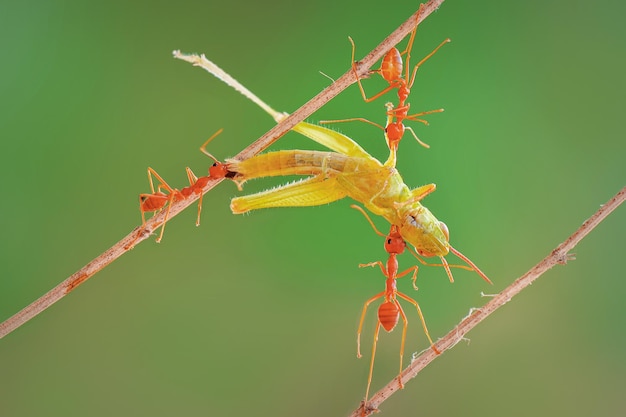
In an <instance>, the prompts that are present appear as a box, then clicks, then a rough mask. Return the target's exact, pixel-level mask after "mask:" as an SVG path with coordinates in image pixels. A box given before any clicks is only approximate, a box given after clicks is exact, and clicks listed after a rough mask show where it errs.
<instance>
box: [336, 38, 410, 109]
mask: <svg viewBox="0 0 626 417" xmlns="http://www.w3.org/2000/svg"><path fill="white" fill-rule="evenodd" d="M348 40H349V41H350V43H351V44H352V72H353V73H354V78H355V79H356V82H357V84H358V85H359V90H361V96H362V97H363V100H364V101H365V102H366V103H370V102H372V101H374V100H376V99H377V98H379V97H381V96H382V95H384V94H386V93H388V92H389V91H391V90H393V89H394V88H397V87H398V86H397V85H395V84H397V83H393V84H391V83H390V84H389V86H388V87H387V88H385V89H383V90H382V91H380V92H378V93H377V94H375V95H374V96H372V97H369V98H368V97H367V95H366V94H365V89H364V88H363V84H362V83H361V78H360V77H359V73H358V72H357V70H356V64H357V62H356V61H355V60H354V54H355V51H356V46H355V44H354V41H353V40H352V38H351V37H350V36H348ZM371 72H380V70H374V71H371Z"/></svg>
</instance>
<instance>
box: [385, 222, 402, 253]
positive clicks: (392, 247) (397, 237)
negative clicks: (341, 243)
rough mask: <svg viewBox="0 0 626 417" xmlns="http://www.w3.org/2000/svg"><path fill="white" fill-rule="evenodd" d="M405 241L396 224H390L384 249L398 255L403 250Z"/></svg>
mask: <svg viewBox="0 0 626 417" xmlns="http://www.w3.org/2000/svg"><path fill="white" fill-rule="evenodd" d="M405 248H406V242H405V241H404V239H403V238H402V235H401V234H400V231H399V230H398V226H396V225H392V226H391V230H390V231H389V234H388V235H387V237H386V238H385V250H386V251H387V253H389V254H396V255H399V254H401V253H403V252H404V249H405Z"/></svg>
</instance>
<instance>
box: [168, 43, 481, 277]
mask: <svg viewBox="0 0 626 417" xmlns="http://www.w3.org/2000/svg"><path fill="white" fill-rule="evenodd" d="M174 56H176V57H178V58H181V59H184V60H187V61H189V62H192V63H193V64H194V65H196V66H200V67H202V68H204V69H205V70H207V71H208V72H210V73H211V74H213V75H214V76H215V77H217V78H219V79H220V80H222V81H224V82H225V83H226V84H228V85H230V86H231V87H233V88H234V89H235V90H237V91H239V92H240V93H241V94H243V95H244V96H246V97H247V98H248V99H250V100H252V101H253V102H254V103H256V104H257V105H258V106H259V107H261V108H262V109H263V110H265V111H266V112H267V113H268V114H269V115H270V116H272V117H273V118H274V120H276V122H280V121H281V120H283V119H284V118H285V117H287V114H286V113H281V112H278V111H276V110H274V109H273V108H271V107H270V106H269V105H268V104H266V103H265V102H263V101H262V100H261V99H260V98H259V97H257V96H256V95H255V94H253V93H252V92H251V91H250V90H248V89H247V88H246V87H244V86H243V85H242V84H241V83H239V82H238V81H237V80H235V79H234V78H233V77H231V76H230V75H229V74H228V73H226V72H225V71H224V70H222V69H221V68H219V67H218V66H217V65H215V64H214V63H212V62H211V61H209V60H208V59H206V57H205V56H204V55H202V56H201V57H198V56H185V55H182V54H180V52H178V51H175V52H174ZM392 117H393V114H388V118H392ZM293 130H294V131H296V132H298V133H300V134H302V135H304V136H306V137H308V138H310V139H312V140H314V141H315V142H317V143H319V144H321V145H323V146H325V147H327V148H328V149H330V150H331V151H332V152H322V151H306V150H283V151H277V152H269V153H265V154H261V155H257V156H255V157H252V158H249V159H246V160H244V161H238V160H235V159H227V160H226V164H225V166H226V170H227V171H228V172H229V173H228V175H227V176H228V178H232V179H233V180H234V181H235V182H236V183H237V185H238V187H239V188H241V186H242V185H243V183H244V182H246V181H248V180H250V179H253V178H261V177H271V176H283V175H308V176H309V178H306V179H304V180H301V181H298V182H295V183H291V184H286V185H283V186H280V187H277V188H273V189H271V190H266V191H262V192H259V193H256V194H252V195H247V196H243V197H236V198H233V200H232V201H231V204H230V207H231V210H232V211H233V213H235V214H241V213H246V212H248V211H251V210H258V209H262V208H273V207H307V206H317V205H322V204H327V203H331V202H333V201H337V200H340V199H342V198H344V197H351V198H352V199H354V200H356V201H358V202H360V203H362V204H363V205H364V206H365V207H366V208H367V209H368V210H369V211H370V212H372V213H374V214H376V215H378V216H382V217H384V218H385V219H387V221H389V223H391V224H392V225H395V226H396V227H397V229H398V231H399V233H400V235H401V236H402V238H403V239H404V240H405V241H407V242H408V243H409V244H410V245H412V246H413V247H414V249H415V251H416V252H417V253H418V254H419V255H421V256H424V257H433V256H437V257H439V258H440V259H441V263H442V265H443V266H444V268H445V270H446V273H447V274H448V277H449V278H450V281H451V282H453V281H454V278H453V277H452V272H451V271H450V266H449V265H448V262H447V261H446V259H445V258H444V257H445V256H446V255H447V254H448V253H449V252H452V253H454V254H455V255H456V256H458V257H459V258H460V259H462V260H463V261H464V262H466V263H467V264H468V265H469V266H470V267H471V269H472V270H474V271H475V272H476V273H478V275H480V276H481V277H482V278H483V279H484V280H485V281H487V282H488V283H491V281H490V280H489V278H487V276H486V275H485V274H484V273H483V272H482V271H481V270H480V269H479V268H478V267H477V266H476V265H475V264H474V263H473V262H472V261H471V260H470V259H469V258H467V257H466V256H464V255H463V254H462V253H461V252H459V251H458V250H456V249H454V248H453V247H452V246H451V245H450V235H449V232H448V227H447V226H446V225H445V223H443V222H441V221H439V220H437V218H436V217H435V216H434V215H433V214H432V213H431V212H430V211H429V210H428V209H427V208H426V207H424V206H423V205H422V204H421V203H420V201H421V200H422V199H423V198H424V197H426V196H427V195H428V194H430V193H432V192H433V191H435V184H428V185H424V186H421V187H418V188H415V189H413V190H411V189H410V188H409V187H408V186H407V185H406V184H405V183H404V180H403V179H402V177H401V176H400V174H399V173H398V171H397V170H396V167H395V166H396V149H397V147H393V146H392V147H390V152H389V157H388V158H387V161H385V163H384V164H383V163H381V162H380V161H379V160H378V159H376V158H374V157H373V156H371V155H370V154H369V153H367V152H366V151H365V150H364V149H363V148H362V147H361V146H360V145H359V144H358V143H356V142H355V141H354V140H352V139H350V138H349V137H347V136H345V135H343V134H341V133H339V132H336V131H334V130H330V129H327V128H325V127H322V126H319V125H314V124H311V123H306V122H300V123H298V124H297V125H296V126H294V128H293ZM386 139H388V138H386Z"/></svg>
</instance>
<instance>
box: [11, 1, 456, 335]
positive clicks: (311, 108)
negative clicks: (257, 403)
mask: <svg viewBox="0 0 626 417" xmlns="http://www.w3.org/2000/svg"><path fill="white" fill-rule="evenodd" d="M443 1H444V0H431V1H429V2H428V3H427V4H426V5H425V6H424V7H423V8H422V11H421V13H420V14H419V22H421V21H423V20H424V19H425V18H426V17H428V16H429V15H430V14H431V13H432V12H433V11H435V10H437V9H438V8H439V6H440V5H441V4H442V3H443ZM417 17H418V13H417V12H415V13H414V14H413V15H412V16H411V17H410V18H409V19H407V20H406V21H405V22H404V23H402V24H401V25H400V26H399V27H398V28H397V29H396V30H394V31H393V32H392V33H391V34H390V35H389V36H388V37H387V38H386V39H385V40H384V41H382V42H381V43H380V45H378V46H377V47H376V48H374V49H373V50H372V51H371V52H370V53H369V54H367V56H365V58H363V60H362V61H360V62H359V63H358V65H357V72H358V74H359V75H360V76H363V75H365V74H366V73H367V72H368V71H369V69H370V68H371V67H372V66H373V65H374V63H376V61H378V60H379V59H380V58H382V56H383V55H384V54H385V53H386V52H387V51H388V50H389V49H391V48H392V47H393V46H394V45H396V44H397V43H399V42H400V41H401V40H402V39H403V38H404V37H405V36H406V35H407V34H408V33H409V32H410V31H411V30H413V28H414V27H415V19H416V18H417ZM354 78H355V77H354V73H353V72H352V70H351V69H349V70H348V71H346V73H345V74H344V75H342V76H341V77H340V78H339V79H338V80H337V81H336V82H334V83H332V84H331V85H330V86H328V87H327V88H326V89H324V90H323V91H322V92H321V93H319V94H318V95H317V96H315V97H313V98H312V99H311V100H310V101H309V102H307V103H306V104H305V105H303V106H302V107H300V108H299V109H298V110H296V111H295V112H293V113H292V114H291V115H289V116H287V117H285V119H284V120H282V121H281V122H280V123H278V124H277V125H276V126H274V127H273V128H272V129H270V130H269V131H268V132H267V133H266V134H264V135H263V136H261V137H260V138H259V139H258V140H256V141H255V142H253V143H252V144H251V145H250V146H248V147H247V148H245V149H244V150H243V151H241V152H240V153H239V154H237V155H236V156H235V158H236V159H239V160H244V159H248V158H250V157H252V156H254V155H256V154H257V153H259V152H261V151H263V150H264V149H266V148H267V147H268V146H270V145H271V144H272V143H274V142H275V141H277V140H278V139H279V138H280V137H281V136H283V135H284V134H285V133H287V132H288V131H289V130H290V129H291V128H293V127H294V126H295V125H296V124H298V123H300V122H301V121H303V120H304V119H305V118H307V117H309V116H310V115H311V114H313V112H315V111H316V110H318V109H319V108H320V107H322V106H323V105H324V104H326V103H328V102H329V101H330V100H331V99H333V98H334V97H335V96H336V95H338V94H339V93H340V92H341V91H343V90H345V89H346V88H347V87H348V86H350V84H352V83H353V82H355V79H354ZM221 181H222V179H217V180H210V181H209V182H208V184H207V185H206V187H204V189H203V194H206V193H207V192H208V191H209V190H211V189H212V188H213V187H215V186H216V185H217V184H219V183H220V182H221ZM198 198H199V196H193V197H191V198H187V199H185V200H182V201H179V202H177V203H175V204H172V206H171V209H170V210H169V214H168V221H169V220H171V219H172V218H173V217H175V216H176V215H177V214H178V213H180V212H181V211H183V210H184V209H186V208H187V207H189V206H190V205H192V204H193V203H194V202H195V201H196V200H197V199H198ZM164 217H165V213H164V212H162V213H159V214H157V215H156V216H153V217H152V218H151V219H150V220H148V222H147V223H146V226H145V227H143V228H142V227H136V228H135V229H134V230H133V231H132V232H131V233H130V234H128V235H127V236H126V237H125V238H123V239H122V240H120V241H119V242H117V243H116V244H115V245H113V246H112V247H111V248H110V249H108V250H107V251H106V252H104V253H102V254H101V255H100V256H98V257H96V258H95V259H94V260H92V261H91V262H89V263H88V264H87V265H85V266H84V267H82V268H81V269H79V270H78V271H77V272H75V273H74V274H73V275H71V276H70V277H69V278H67V279H66V280H64V281H63V282H61V283H60V284H59V285H57V286H56V287H54V288H53V289H52V290H50V291H48V292H47V293H46V294H44V295H43V296H41V297H40V298H38V299H37V300H35V301H34V302H33V303H31V304H29V305H28V306H26V307H25V308H24V309H22V310H21V311H19V312H18V313H16V314H15V315H13V316H11V317H9V318H8V319H7V320H5V321H4V322H2V323H0V339H1V338H3V337H4V336H6V335H7V334H9V333H11V332H12V331H13V330H15V329H17V328H18V327H20V326H21V325H22V324H24V323H26V322H27V321H29V320H30V319H32V318H33V317H35V316H36V315H38V314H39V313H41V312H42V311H44V310H45V309H47V308H48V307H50V306H51V305H52V304H54V303H56V302H57V301H59V300H60V299H61V298H63V297H64V296H65V295H67V294H68V293H70V292H71V291H72V290H74V289H75V288H76V287H78V286H79V285H80V284H82V283H83V282H85V281H86V280H87V279H89V278H91V277H92V276H93V275H94V274H95V273H96V272H98V271H100V270H101V269H102V268H104V267H106V266H107V265H109V264H110V263H111V262H113V261H115V260H116V259H117V258H119V257H120V256H122V255H123V254H125V253H126V252H128V251H129V250H130V249H132V248H133V247H134V246H135V245H136V244H138V243H140V242H142V241H144V240H146V239H147V238H148V237H150V235H151V234H152V232H153V231H154V230H156V229H157V228H158V227H159V226H160V225H161V224H162V223H163V218H164Z"/></svg>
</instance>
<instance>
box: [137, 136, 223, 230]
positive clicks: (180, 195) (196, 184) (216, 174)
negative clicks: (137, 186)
mask: <svg viewBox="0 0 626 417" xmlns="http://www.w3.org/2000/svg"><path fill="white" fill-rule="evenodd" d="M222 130H223V129H220V130H218V131H217V132H216V133H214V134H213V135H212V136H211V137H210V138H209V139H207V141H206V142H204V143H203V144H202V146H201V147H200V151H201V152H202V153H204V154H205V155H207V156H208V157H210V158H211V159H213V160H214V161H215V163H214V164H213V165H212V166H211V167H209V175H207V176H205V177H199V178H198V177H197V176H196V175H195V174H194V173H193V171H192V170H191V168H189V167H187V168H186V170H187V178H188V179H189V186H188V187H185V188H183V189H181V190H178V189H176V188H172V187H170V186H169V185H168V184H167V182H166V181H165V180H164V179H163V178H161V176H160V175H159V174H157V172H156V171H155V170H154V169H152V168H148V180H149V182H150V190H151V191H152V192H151V193H146V194H140V195H139V210H140V211H141V221H142V223H141V225H142V227H145V226H146V217H145V213H147V212H156V211H160V210H162V209H163V208H164V207H165V206H166V205H168V206H167V211H166V212H165V217H164V218H163V223H162V226H161V233H160V234H159V237H158V238H157V239H156V241H157V242H160V241H161V239H162V238H163V232H164V231H165V224H166V223H167V220H168V217H169V212H170V209H171V207H172V204H173V203H175V202H177V201H182V200H185V199H187V198H189V197H191V196H193V195H199V196H200V199H199V201H198V217H197V219H196V226H199V225H200V213H201V212H202V195H203V194H202V190H203V188H204V187H205V186H206V185H207V183H208V182H209V180H211V179H217V178H224V177H227V176H228V174H229V171H228V169H227V168H226V165H224V164H222V163H221V162H219V161H218V160H217V159H216V158H215V157H214V156H213V155H211V154H210V153H209V152H208V151H207V150H206V146H207V145H208V144H209V142H211V141H212V140H213V139H215V137H216V136H217V135H219V134H220V133H222ZM153 177H155V178H156V179H157V181H158V182H159V185H158V187H157V188H156V191H155V188H154V182H153V180H152V178H153ZM163 190H165V191H167V192H166V193H164V192H163ZM168 203H169V204H168Z"/></svg>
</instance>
